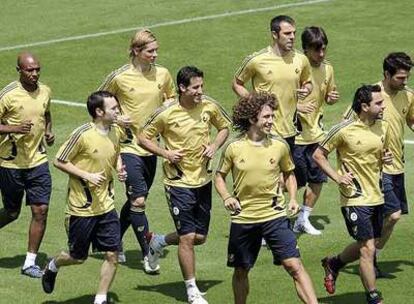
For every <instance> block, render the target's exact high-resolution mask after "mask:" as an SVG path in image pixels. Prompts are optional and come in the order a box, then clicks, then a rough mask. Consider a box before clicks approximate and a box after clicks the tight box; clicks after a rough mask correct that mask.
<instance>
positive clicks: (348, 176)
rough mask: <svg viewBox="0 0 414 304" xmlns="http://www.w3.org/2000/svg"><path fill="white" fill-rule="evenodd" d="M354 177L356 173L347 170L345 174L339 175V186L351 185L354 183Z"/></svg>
mask: <svg viewBox="0 0 414 304" xmlns="http://www.w3.org/2000/svg"><path fill="white" fill-rule="evenodd" d="M353 178H354V174H352V172H347V173H345V174H344V175H339V178H338V180H337V181H336V183H337V184H338V185H339V186H350V185H352V179H353Z"/></svg>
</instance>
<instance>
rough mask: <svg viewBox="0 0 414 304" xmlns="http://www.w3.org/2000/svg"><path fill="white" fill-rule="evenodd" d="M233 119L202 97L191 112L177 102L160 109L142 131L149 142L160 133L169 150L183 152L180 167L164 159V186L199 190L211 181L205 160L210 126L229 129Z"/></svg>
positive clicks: (208, 163)
mask: <svg viewBox="0 0 414 304" xmlns="http://www.w3.org/2000/svg"><path fill="white" fill-rule="evenodd" d="M230 124H231V119H230V117H229V116H228V114H227V113H226V112H225V110H224V109H223V108H222V107H221V106H220V105H218V103H217V102H216V101H214V100H213V99H211V98H209V97H207V96H203V98H202V100H201V102H199V103H197V104H196V106H195V107H194V108H192V109H186V108H183V107H182V106H181V105H180V103H179V102H178V101H176V102H173V103H171V104H169V105H168V106H166V107H162V108H160V109H159V110H158V111H157V112H155V113H154V115H152V117H151V118H150V119H149V120H148V122H147V123H146V125H145V126H144V128H143V134H144V135H145V137H146V138H148V139H153V138H155V137H156V136H157V135H158V134H160V135H161V136H162V138H163V140H164V144H165V148H166V149H168V150H180V149H183V150H184V152H183V154H184V157H183V158H182V160H181V161H180V162H179V163H178V164H172V163H170V162H169V161H168V160H167V159H164V162H163V169H164V183H165V184H166V185H169V186H178V187H188V188H196V187H201V186H203V185H205V184H207V183H208V182H210V181H211V169H210V168H209V167H210V161H209V159H208V158H207V157H204V156H203V155H202V154H203V151H204V146H203V145H208V144H211V141H210V131H211V126H214V127H215V128H216V129H217V130H221V129H225V128H228V127H229V126H230Z"/></svg>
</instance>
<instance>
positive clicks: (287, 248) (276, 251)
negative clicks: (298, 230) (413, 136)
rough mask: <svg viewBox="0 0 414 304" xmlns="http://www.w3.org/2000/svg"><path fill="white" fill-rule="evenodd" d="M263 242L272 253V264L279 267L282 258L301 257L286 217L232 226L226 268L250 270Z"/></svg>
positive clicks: (233, 224)
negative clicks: (263, 241) (264, 241)
mask: <svg viewBox="0 0 414 304" xmlns="http://www.w3.org/2000/svg"><path fill="white" fill-rule="evenodd" d="M262 239H265V240H266V243H267V245H268V246H269V248H270V250H271V251H272V254H273V264H275V265H280V264H281V262H282V261H283V260H285V259H289V258H299V257H300V253H299V249H298V247H297V242H296V237H295V234H294V233H293V231H292V230H291V229H290V227H289V220H288V219H287V218H286V217H281V218H277V219H274V220H270V221H267V222H263V223H255V224H236V223H232V224H231V226H230V236H229V245H228V249H227V253H228V258H227V266H229V267H242V268H244V269H250V268H252V267H253V266H254V264H255V262H256V259H257V256H258V254H259V251H260V248H261V244H262Z"/></svg>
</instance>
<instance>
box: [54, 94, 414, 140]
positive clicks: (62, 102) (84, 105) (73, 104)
mask: <svg viewBox="0 0 414 304" xmlns="http://www.w3.org/2000/svg"><path fill="white" fill-rule="evenodd" d="M52 103H56V104H61V105H65V106H69V107H81V108H86V104H84V103H81V102H74V101H66V100H59V99H52ZM404 143H406V144H408V145H414V140H410V139H406V140H404Z"/></svg>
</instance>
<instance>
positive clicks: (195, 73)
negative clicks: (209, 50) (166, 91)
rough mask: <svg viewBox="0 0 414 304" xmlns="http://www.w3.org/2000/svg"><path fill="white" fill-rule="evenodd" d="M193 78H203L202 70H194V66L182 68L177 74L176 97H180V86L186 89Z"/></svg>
mask: <svg viewBox="0 0 414 304" xmlns="http://www.w3.org/2000/svg"><path fill="white" fill-rule="evenodd" d="M193 77H201V78H203V77H204V73H203V71H202V70H200V69H198V68H196V67H195V66H185V67H182V68H181V69H180V70H179V71H178V73H177V92H178V95H181V91H180V84H182V85H183V86H185V87H188V86H189V85H190V82H191V78H193Z"/></svg>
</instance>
